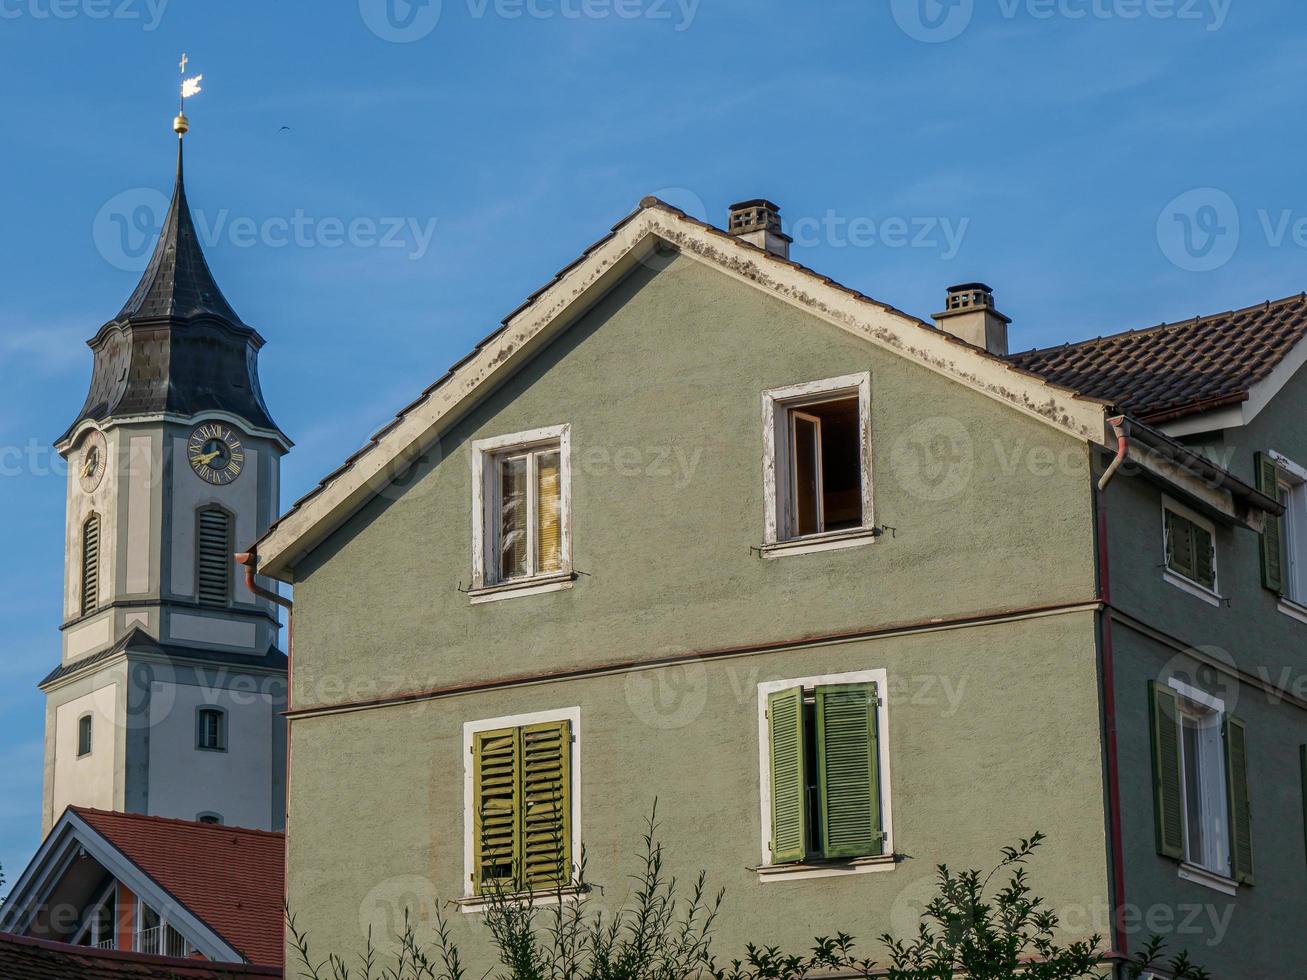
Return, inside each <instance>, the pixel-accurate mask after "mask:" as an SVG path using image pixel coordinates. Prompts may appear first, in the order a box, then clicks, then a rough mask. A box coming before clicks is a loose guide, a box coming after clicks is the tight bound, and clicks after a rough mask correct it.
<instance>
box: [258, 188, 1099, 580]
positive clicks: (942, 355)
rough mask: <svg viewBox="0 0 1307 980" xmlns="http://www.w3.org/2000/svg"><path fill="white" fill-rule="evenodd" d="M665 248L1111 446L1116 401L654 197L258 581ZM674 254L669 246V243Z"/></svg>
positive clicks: (278, 548) (275, 529)
mask: <svg viewBox="0 0 1307 980" xmlns="http://www.w3.org/2000/svg"><path fill="white" fill-rule="evenodd" d="M660 242H666V243H668V244H670V245H672V246H674V247H677V248H679V249H680V251H681V254H683V255H687V256H690V257H692V258H693V259H695V260H696V261H699V262H702V263H704V264H706V265H709V266H711V267H712V268H714V269H716V270H718V271H721V272H724V273H725V274H727V275H729V276H731V277H732V278H734V279H736V280H737V281H740V282H745V283H748V284H750V285H751V286H753V287H754V288H756V289H759V290H761V291H763V292H765V293H767V294H769V295H772V296H774V297H776V298H778V299H780V300H782V301H784V302H786V303H788V304H789V305H791V306H794V307H797V308H799V309H802V310H804V311H805V312H807V313H809V314H810V315H813V316H815V317H817V318H818V319H821V320H824V321H826V322H828V323H831V324H834V325H835V326H838V327H840V328H842V329H844V330H846V331H847V332H849V333H851V334H853V335H855V336H858V337H861V338H862V339H864V340H866V341H868V342H870V343H872V344H875V345H876V346H878V347H882V348H884V349H887V350H891V351H893V352H896V353H898V354H900V355H901V356H904V357H907V358H909V359H911V360H915V361H917V362H918V363H921V364H922V365H924V366H925V367H927V368H929V369H931V370H934V371H936V372H938V373H940V374H943V375H945V376H947V377H950V378H952V379H953V380H955V381H957V382H959V383H960V384H963V385H965V386H967V387H969V388H972V389H974V390H976V391H979V392H981V393H982V394H984V395H986V396H987V397H990V398H993V399H995V400H997V401H1000V402H1003V403H1004V404H1007V405H1010V406H1011V407H1013V408H1016V409H1017V410H1019V411H1021V412H1023V413H1025V414H1027V415H1030V416H1032V417H1035V418H1038V419H1040V420H1042V421H1043V422H1045V423H1046V424H1048V425H1051V426H1053V427H1054V428H1057V429H1059V430H1061V431H1064V432H1067V433H1069V434H1071V435H1072V436H1074V437H1075V438H1077V439H1084V440H1089V441H1091V442H1097V443H1100V444H1105V443H1106V438H1107V436H1106V410H1107V403H1106V402H1103V401H1100V400H1098V399H1092V398H1087V397H1084V396H1081V395H1078V394H1076V393H1074V392H1072V391H1069V390H1067V389H1063V388H1059V387H1057V386H1056V385H1053V384H1051V383H1049V382H1047V381H1044V380H1043V379H1041V378H1039V377H1038V376H1037V375H1034V374H1032V373H1029V372H1026V371H1022V370H1020V369H1019V368H1016V367H1014V366H1012V365H1011V364H1009V363H1007V362H1006V361H1004V360H1003V359H1002V358H998V357H995V356H993V355H991V354H988V353H986V352H984V351H982V350H980V349H978V348H975V347H972V346H971V345H970V344H967V343H965V342H964V341H961V340H959V339H958V338H956V337H952V336H951V335H949V334H946V333H944V332H943V331H939V330H937V329H935V328H934V327H932V326H930V325H928V324H926V323H924V322H923V321H921V320H917V319H915V318H912V317H909V316H908V315H907V314H904V313H900V312H899V311H897V310H893V309H892V308H890V307H888V306H885V305H883V304H880V303H878V302H876V301H875V300H873V299H871V298H870V297H867V296H865V295H863V294H861V293H857V292H855V291H853V290H850V289H847V288H845V287H843V286H840V285H838V284H836V283H834V282H833V281H832V280H830V279H827V278H824V277H822V276H819V275H818V274H817V273H815V272H813V271H812V270H810V269H807V268H805V267H803V266H801V265H798V264H796V263H793V262H790V261H788V260H785V259H781V258H779V257H777V256H773V255H771V254H770V253H768V252H766V251H765V250H763V249H760V248H757V247H756V246H754V245H751V244H749V243H747V242H743V241H741V240H739V239H737V238H733V237H732V236H730V235H728V234H726V233H725V232H723V231H721V230H720V229H717V228H713V227H712V226H710V225H707V224H704V223H702V222H699V221H696V220H694V219H692V218H689V217H688V216H686V215H685V214H683V213H682V212H680V211H678V210H676V209H675V208H672V207H670V206H669V205H666V204H664V203H663V202H661V201H658V200H657V199H655V198H646V199H645V200H644V201H643V202H641V207H640V209H639V210H637V211H636V212H634V213H633V214H632V215H630V216H628V217H627V218H626V219H624V220H623V221H622V222H621V223H619V224H618V225H617V226H616V227H615V228H614V229H613V231H612V233H611V234H609V235H608V236H607V237H605V238H604V239H603V240H601V241H600V242H598V243H597V244H596V245H594V246H592V247H591V248H590V249H589V250H587V251H586V252H585V253H583V254H582V256H581V257H580V258H579V259H578V260H577V261H576V262H574V263H572V264H571V265H570V266H568V267H567V268H566V269H564V270H563V271H562V272H560V273H559V274H558V276H557V277H556V278H555V279H554V281H553V282H552V283H550V284H549V285H547V286H546V287H544V288H543V289H541V290H540V291H539V292H537V293H536V294H534V295H533V296H532V297H530V298H529V299H528V300H527V302H526V303H525V304H524V305H523V306H521V307H519V308H518V309H517V310H516V311H514V312H513V313H512V314H510V316H509V317H508V318H507V319H506V320H505V321H504V325H503V326H502V327H501V328H500V329H499V330H498V331H496V332H495V333H494V334H492V335H491V336H490V337H488V338H487V339H486V340H485V341H483V342H482V343H481V344H480V345H479V346H478V347H477V348H476V349H475V350H474V351H473V352H472V353H471V354H470V355H468V357H466V358H465V359H464V360H462V361H460V362H459V363H458V364H456V365H455V366H454V367H453V368H452V369H451V370H450V372H449V373H448V374H446V375H445V377H443V378H441V379H440V380H438V381H437V382H436V383H435V384H434V385H432V386H431V387H429V388H428V389H427V390H426V391H425V392H424V393H423V395H422V396H421V397H420V398H419V399H418V400H417V401H415V402H414V403H413V404H411V405H410V406H408V407H407V408H405V409H404V410H402V411H401V412H400V414H399V415H398V416H397V417H396V418H395V419H394V421H392V422H391V423H389V424H388V425H387V426H386V427H385V428H383V429H381V430H380V431H379V432H377V433H376V435H374V436H373V438H372V441H371V442H370V443H369V444H368V445H366V446H365V447H364V448H363V449H361V450H360V451H359V452H357V453H355V454H354V455H353V456H352V457H350V458H349V459H348V460H346V461H345V463H344V465H343V466H342V467H341V468H339V469H337V470H336V471H335V472H333V473H331V474H329V475H328V476H327V477H326V478H324V479H323V481H322V482H321V484H320V485H319V486H318V487H317V488H316V489H314V490H313V491H311V492H310V493H309V494H308V495H307V496H305V497H304V498H302V499H301V500H300V501H298V502H297V503H296V504H295V505H294V506H292V508H291V509H290V511H288V512H287V513H286V514H284V515H283V516H282V517H281V518H280V520H278V521H277V522H276V523H275V524H274V525H273V526H272V527H271V528H269V530H268V531H267V532H266V533H265V534H264V535H263V537H262V538H260V539H259V540H258V542H256V544H255V545H254V548H253V549H252V550H253V551H255V552H256V554H257V555H258V557H259V563H260V567H259V573H260V574H262V575H265V576H269V577H272V578H277V579H281V580H283V581H287V582H289V581H291V580H292V577H293V573H292V570H293V567H294V565H295V564H296V563H297V562H298V561H299V560H300V559H301V558H303V556H304V555H306V554H307V553H308V552H309V551H310V550H312V549H313V548H314V547H316V546H317V545H318V544H319V543H321V541H322V540H324V539H325V538H326V537H327V536H328V535H329V534H330V533H332V532H333V531H335V530H336V529H337V528H338V527H339V526H340V525H341V524H342V523H344V521H345V520H347V519H348V518H349V517H350V516H352V515H353V514H354V513H355V512H356V511H357V510H358V508H360V507H361V506H362V505H363V504H364V503H366V502H367V501H368V500H369V499H371V498H372V497H373V496H375V495H376V494H378V493H380V492H381V491H382V490H383V489H384V488H385V487H386V486H387V485H388V484H389V483H391V482H392V481H393V480H394V479H396V478H397V477H398V476H399V475H401V474H402V473H403V472H404V471H405V470H406V469H407V468H408V467H410V466H411V465H412V464H413V463H415V462H416V461H417V460H418V459H419V458H420V457H421V456H422V455H423V454H425V453H426V452H428V451H429V450H431V449H432V447H433V446H435V445H436V444H437V443H438V440H439V437H440V435H441V434H442V432H443V431H444V430H445V429H447V428H448V427H449V426H450V425H452V424H453V422H454V421H456V420H457V419H458V418H460V417H461V416H462V415H463V414H464V413H465V412H466V411H467V410H468V409H469V408H470V407H471V406H472V405H473V404H475V403H476V402H477V401H479V400H480V399H481V398H482V397H484V395H485V394H486V392H487V390H488V389H491V388H492V387H494V386H497V385H498V384H500V383H502V382H503V381H504V380H505V379H506V378H507V377H509V376H510V375H511V374H512V373H513V372H514V371H516V370H517V369H518V367H519V366H521V365H522V364H523V363H525V362H526V361H528V360H529V359H530V358H531V357H532V356H533V355H534V354H535V353H536V352H537V351H538V350H540V349H541V348H542V347H543V346H544V345H545V344H547V343H549V342H550V341H551V340H553V339H554V338H555V337H556V336H557V335H558V334H559V333H561V332H562V331H563V330H564V329H566V328H567V326H569V325H570V324H571V323H572V322H574V321H575V320H576V319H577V318H579V317H580V316H581V315H583V314H584V313H585V312H586V311H587V310H589V309H590V308H591V307H592V306H594V305H595V303H597V302H598V301H599V300H600V299H601V298H603V296H604V295H606V294H607V292H608V291H609V290H610V289H611V288H612V287H613V286H615V285H616V284H617V283H618V282H620V281H621V280H622V279H623V278H624V277H625V276H626V274H627V273H629V272H630V271H632V270H633V269H634V268H635V267H636V265H637V264H639V263H641V262H644V261H646V260H647V258H648V257H649V256H650V255H651V254H653V252H654V249H655V248H657V247H659V243H660ZM664 247H665V246H664Z"/></svg>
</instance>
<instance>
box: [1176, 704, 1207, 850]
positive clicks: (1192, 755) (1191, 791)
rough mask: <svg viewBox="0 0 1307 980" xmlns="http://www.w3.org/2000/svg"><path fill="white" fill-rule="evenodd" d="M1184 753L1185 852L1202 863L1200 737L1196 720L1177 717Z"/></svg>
mask: <svg viewBox="0 0 1307 980" xmlns="http://www.w3.org/2000/svg"><path fill="white" fill-rule="evenodd" d="M1180 727H1181V735H1182V737H1183V753H1184V797H1185V799H1184V809H1185V835H1186V839H1185V845H1186V847H1185V852H1186V855H1185V856H1186V857H1187V858H1188V859H1189V860H1190V861H1195V862H1197V863H1199V864H1202V863H1204V861H1203V858H1204V853H1203V847H1204V844H1203V841H1204V836H1203V771H1202V738H1201V734H1200V731H1199V724H1198V721H1197V720H1196V719H1193V718H1188V717H1183V718H1181V719H1180Z"/></svg>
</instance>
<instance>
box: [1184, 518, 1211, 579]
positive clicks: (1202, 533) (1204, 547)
mask: <svg viewBox="0 0 1307 980" xmlns="http://www.w3.org/2000/svg"><path fill="white" fill-rule="evenodd" d="M1189 530H1190V532H1191V533H1192V534H1193V542H1194V547H1193V556H1194V576H1193V577H1194V581H1195V582H1199V583H1201V584H1202V585H1205V586H1207V587H1208V588H1209V589H1214V588H1216V542H1215V540H1214V539H1213V537H1212V533H1211V532H1210V531H1208V530H1207V529H1206V528H1203V527H1199V526H1198V525H1197V524H1193V523H1190V525H1189Z"/></svg>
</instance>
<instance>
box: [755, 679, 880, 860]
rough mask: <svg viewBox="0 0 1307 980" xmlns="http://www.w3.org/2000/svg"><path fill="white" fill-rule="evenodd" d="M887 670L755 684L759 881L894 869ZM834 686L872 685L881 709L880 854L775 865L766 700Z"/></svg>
mask: <svg viewBox="0 0 1307 980" xmlns="http://www.w3.org/2000/svg"><path fill="white" fill-rule="evenodd" d="M888 676H889V674H888V671H886V670H885V669H884V668H877V669H875V670H857V671H851V672H848V673H843V674H817V675H814V676H812V677H794V678H789V679H786V680H779V681H764V682H762V683H761V684H759V685H758V797H759V800H760V802H761V806H762V810H761V816H762V836H761V839H760V841H759V850H760V852H761V854H762V862H761V864H759V866H758V868H757V872H758V877H759V879H760V880H761V881H764V882H767V881H792V880H794V879H802V878H830V877H835V876H838V875H850V874H866V873H868V872H872V871H893V870H894V867H895V859H894V808H893V806H892V805H891V803H892V793H891V791H890V771H889V706H890V705H889V701H890V699H889V681H888ZM834 684H875V685H876V696H877V697H878V698H880V706H879V707H878V708H877V709H876V749H877V754H878V756H879V760H878V762H879V773H878V783H879V786H880V814H881V816H880V823H881V831H882V832H883V833H884V834H885V846H884V851H883V853H882V854H880V855H876V856H872V857H866V858H852V859H850V860H849V861H848V862H847V863H836V864H825V863H823V864H812V865H794V864H776V863H773V861H772V856H771V794H772V786H771V728H770V726H769V724H768V721H767V698H768V696H769V695H771V694H775V693H776V692H777V691H788V690H789V689H791V688H795V687H802V688H805V689H807V688H814V687H827V686H830V685H834Z"/></svg>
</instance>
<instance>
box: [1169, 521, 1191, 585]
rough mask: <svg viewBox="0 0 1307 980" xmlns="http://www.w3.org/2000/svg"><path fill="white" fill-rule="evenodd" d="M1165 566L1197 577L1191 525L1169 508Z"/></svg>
mask: <svg viewBox="0 0 1307 980" xmlns="http://www.w3.org/2000/svg"><path fill="white" fill-rule="evenodd" d="M1166 567H1167V568H1169V569H1171V571H1173V572H1176V573H1178V574H1180V575H1183V576H1184V577H1185V578H1191V579H1196V578H1197V575H1196V574H1195V571H1194V539H1193V525H1192V524H1190V523H1189V521H1187V520H1185V519H1184V518H1183V517H1181V516H1180V515H1179V514H1177V513H1175V511H1171V510H1168V511H1166Z"/></svg>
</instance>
